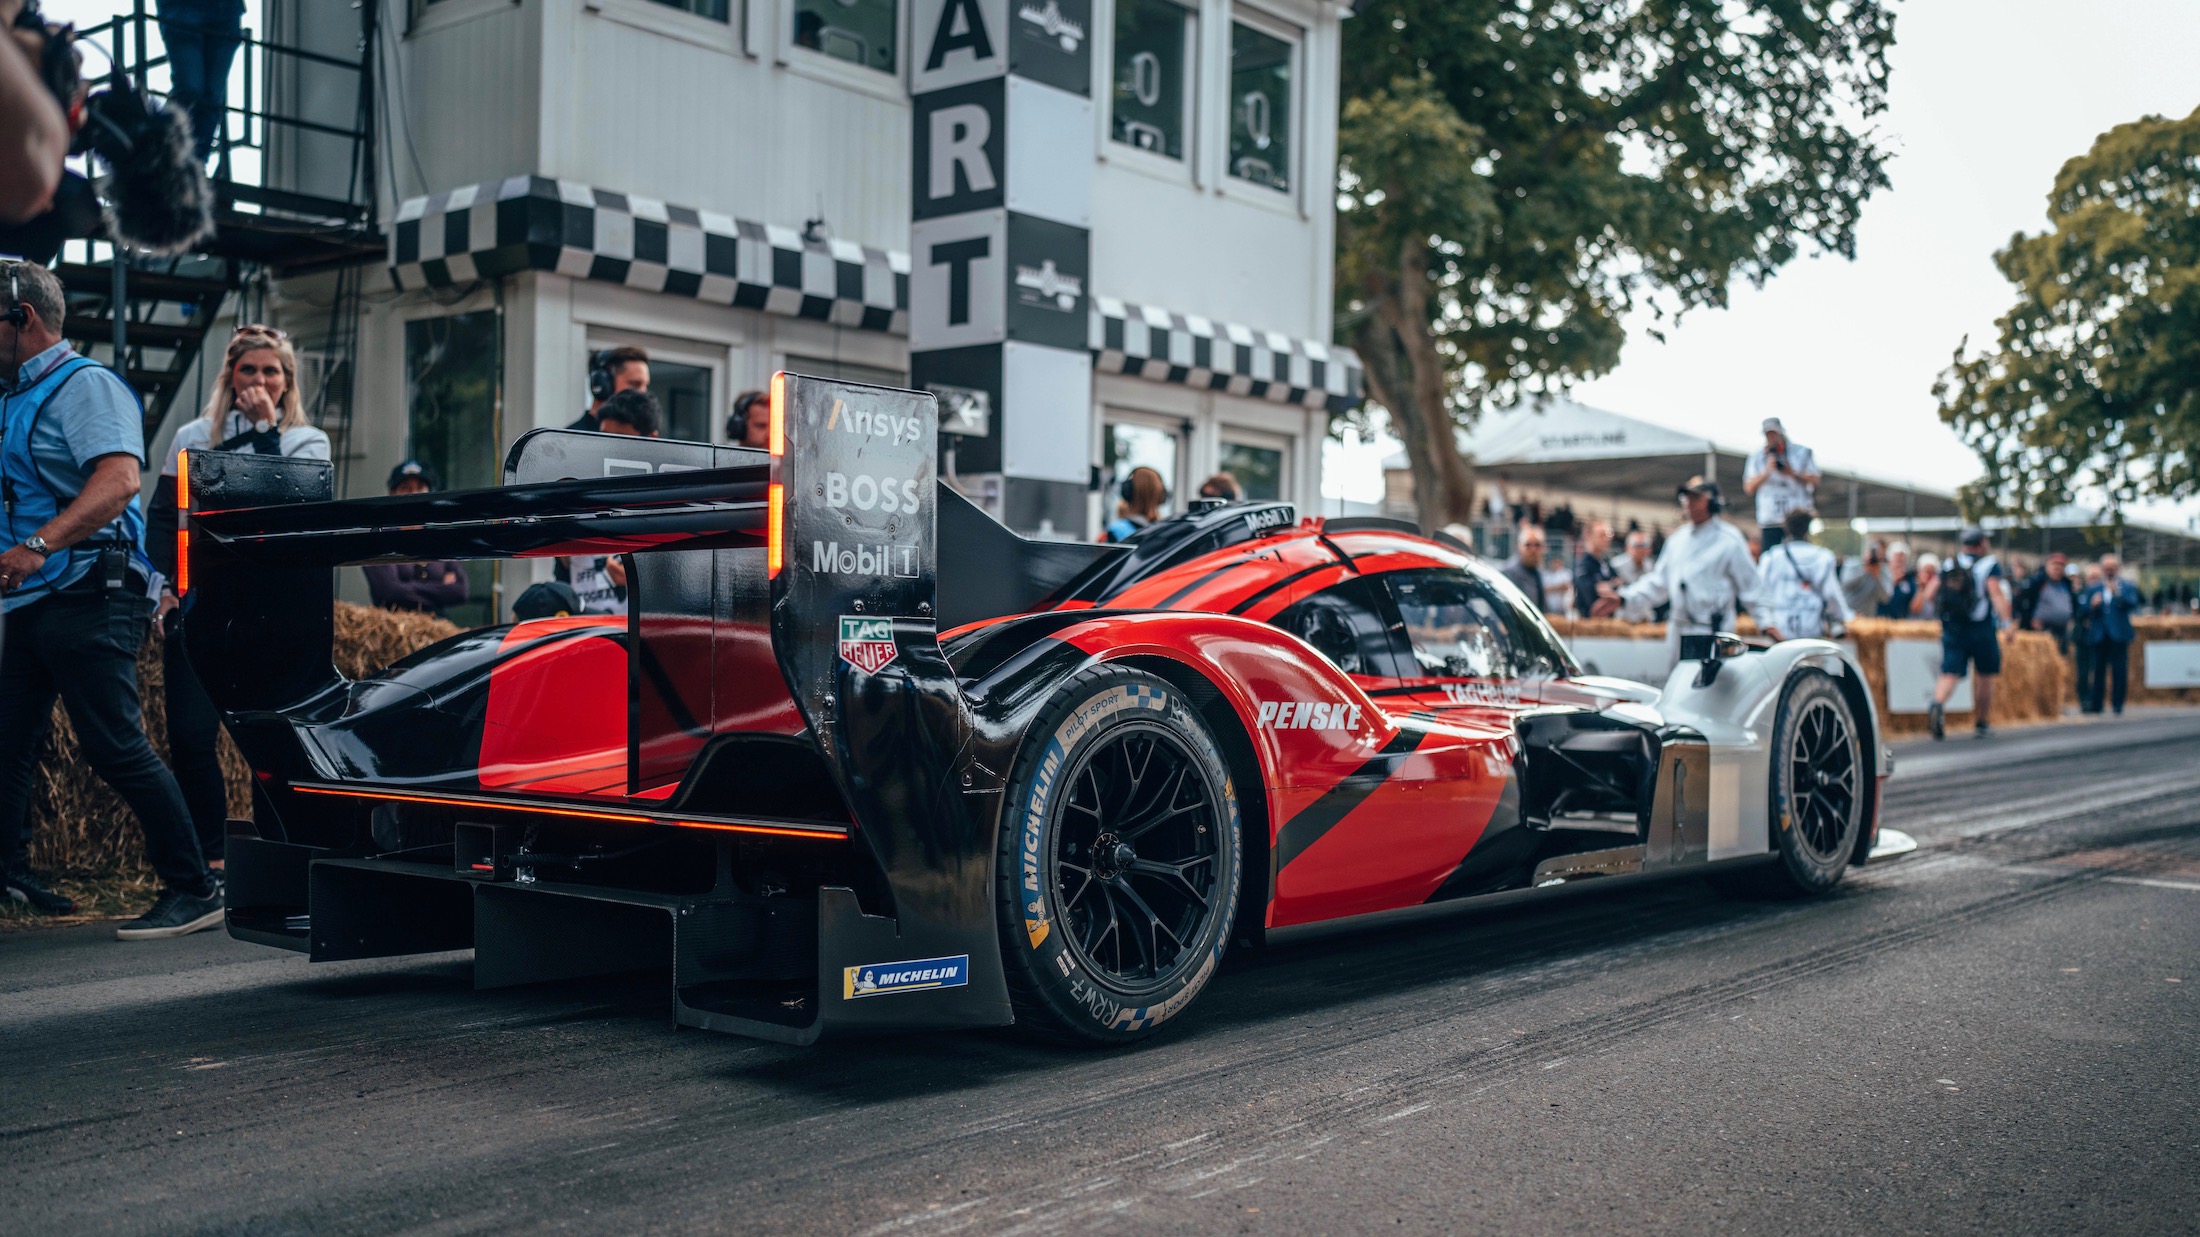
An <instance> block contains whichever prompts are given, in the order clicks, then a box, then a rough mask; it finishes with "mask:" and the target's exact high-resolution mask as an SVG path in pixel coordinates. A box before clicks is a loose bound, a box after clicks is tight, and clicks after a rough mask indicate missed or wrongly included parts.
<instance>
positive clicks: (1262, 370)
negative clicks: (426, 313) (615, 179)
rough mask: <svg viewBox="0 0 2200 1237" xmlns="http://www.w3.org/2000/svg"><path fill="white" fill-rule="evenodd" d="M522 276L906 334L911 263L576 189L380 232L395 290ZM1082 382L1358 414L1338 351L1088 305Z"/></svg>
mask: <svg viewBox="0 0 2200 1237" xmlns="http://www.w3.org/2000/svg"><path fill="white" fill-rule="evenodd" d="M520 271H555V272H557V273H558V274H560V275H566V276H569V277H571V278H574V279H592V280H597V281H599V282H604V283H615V284H623V285H625V286H626V287H629V288H638V289H640V290H642V291H645V292H662V293H664V294H666V295H668V296H684V297H693V298H695V299H697V300H702V301H709V302H711V303H712V304H717V305H733V306H738V307H740V308H743V309H757V310H762V311H764V312H765V313H773V314H783V315H785V316H787V317H790V318H812V319H815V320H817V321H820V322H832V323H836V324H838V325H840V326H846V327H853V328H856V329H858V330H865V331H884V332H887V333H889V334H894V335H903V336H906V335H907V334H908V333H909V255H908V254H905V253H897V252H893V251H890V250H885V249H876V248H873V247H871V246H869V245H858V244H856V243H854V242H852V241H842V240H814V241H813V240H804V239H803V238H802V234H801V233H799V232H796V231H794V230H793V229H791V228H782V227H775V226H773V225H771V224H767V223H757V222H754V221H753V220H748V219H735V218H732V217H730V216H727V215H720V214H715V213H713V212H711V211H701V210H691V209H689V208H687V207H684V206H671V205H668V204H666V203H664V202H659V201H657V200H655V199H653V198H644V197H637V196H635V195H632V194H625V193H616V192H613V191H612V190H609V189H597V188H593V187H591V186H588V185H581V184H575V183H574V182H572V181H565V180H551V179H548V178H546V177H541V176H514V177H512V178H510V179H508V180H503V181H493V182H490V183H488V184H481V185H468V186H465V187H464V188H459V189H453V190H451V191H450V192H448V193H438V194H433V195H430V196H428V197H421V198H411V199H408V200H407V201H406V202H405V203H404V205H402V206H400V207H399V208H398V211H397V218H396V220H395V222H394V225H393V226H392V228H391V230H390V272H391V275H392V276H393V277H394V278H395V279H396V281H397V284H398V286H399V287H400V288H405V289H421V288H443V287H450V286H453V285H457V284H466V283H471V282H473V281H474V280H476V279H486V278H495V277H497V276H500V275H510V274H516V273H518V272H520ZM1090 330H1091V347H1092V355H1093V368H1095V369H1096V370H1099V371H1100V372H1102V373H1110V374H1130V375H1133V376H1136V377H1140V378H1145V379H1148V380H1151V381H1154V382H1170V383H1176V384H1178V385H1181V386H1192V387H1200V388H1203V389H1206V390H1213V391H1227V392H1229V393H1230V394H1232V395H1242V396H1249V397H1251V398H1253V399H1263V400H1268V401H1270V402H1272V403H1277V404H1296V405H1299V406H1302V407H1306V408H1324V407H1326V408H1328V409H1330V410H1331V411H1333V412H1343V411H1346V410H1348V409H1350V408H1351V407H1353V406H1354V405H1355V404H1357V403H1359V401H1360V359H1359V358H1358V357H1357V356H1355V355H1353V353H1352V350H1351V349H1349V348H1343V347H1336V346H1332V345H1329V344H1323V343H1318V342H1316V341H1314V340H1311V339H1297V338H1293V337H1292V336H1289V335H1283V334H1280V333H1278V332H1275V331H1258V330H1254V329H1253V328H1251V327H1246V326H1238V325H1236V324H1234V323H1226V322H1216V321H1214V320H1212V319H1210V318H1202V317H1199V316H1197V315H1194V314H1180V313H1174V312H1171V311H1169V310H1166V309H1157V308H1155V307H1153V306H1151V305H1137V304H1132V303H1129V302H1125V301H1120V300H1117V299H1115V298H1113V297H1106V296H1096V297H1094V298H1093V299H1092V320H1091V327H1090Z"/></svg>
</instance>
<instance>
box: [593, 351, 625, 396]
mask: <svg viewBox="0 0 2200 1237" xmlns="http://www.w3.org/2000/svg"><path fill="white" fill-rule="evenodd" d="M618 385H619V378H618V375H616V374H614V373H612V372H611V349H609V348H604V349H601V350H599V351H596V352H591V353H589V354H588V397H589V398H590V399H593V400H597V401H599V402H600V401H603V400H607V399H610V398H611V396H612V393H613V392H614V391H615V390H617V389H618Z"/></svg>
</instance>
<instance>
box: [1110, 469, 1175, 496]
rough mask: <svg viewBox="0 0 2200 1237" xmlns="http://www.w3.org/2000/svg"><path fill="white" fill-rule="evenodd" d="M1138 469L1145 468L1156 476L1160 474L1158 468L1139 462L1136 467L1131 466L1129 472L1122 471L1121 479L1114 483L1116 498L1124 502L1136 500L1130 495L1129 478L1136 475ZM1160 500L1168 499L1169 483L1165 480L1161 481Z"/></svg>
mask: <svg viewBox="0 0 2200 1237" xmlns="http://www.w3.org/2000/svg"><path fill="white" fill-rule="evenodd" d="M1139 469H1145V470H1146V471H1148V472H1151V473H1153V474H1154V475H1155V476H1156V477H1158V476H1160V475H1161V473H1160V471H1159V470H1158V469H1151V468H1146V465H1144V464H1140V465H1139V466H1138V468H1133V469H1131V470H1130V471H1129V472H1127V473H1124V474H1123V479H1122V480H1121V481H1119V482H1117V483H1116V486H1115V496H1116V497H1117V498H1120V499H1122V500H1123V501H1124V502H1134V501H1136V500H1135V499H1133V498H1132V497H1131V479H1132V478H1133V477H1136V476H1137V475H1138V473H1139ZM1161 501H1162V502H1167V501H1169V483H1168V482H1167V481H1163V482H1162V483H1161Z"/></svg>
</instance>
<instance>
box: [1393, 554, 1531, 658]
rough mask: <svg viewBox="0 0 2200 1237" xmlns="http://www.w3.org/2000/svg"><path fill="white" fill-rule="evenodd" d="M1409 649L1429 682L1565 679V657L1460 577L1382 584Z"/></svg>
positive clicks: (1426, 575) (1508, 606)
mask: <svg viewBox="0 0 2200 1237" xmlns="http://www.w3.org/2000/svg"><path fill="white" fill-rule="evenodd" d="M1381 578H1382V579H1383V581H1384V582H1385V583H1386V584H1388V585H1389V587H1390V594H1391V598H1392V600H1393V601H1395V602H1396V604H1397V607H1398V617H1399V618H1400V619H1402V620H1403V621H1404V623H1405V629H1406V635H1407V637H1408V638H1409V639H1410V640H1411V641H1412V643H1413V659H1414V661H1415V662H1416V663H1417V665H1418V669H1419V671H1420V673H1422V674H1425V675H1430V676H1432V677H1437V678H1457V679H1482V678H1494V679H1526V678H1551V677H1563V676H1565V675H1566V674H1568V673H1569V670H1568V665H1567V657H1566V654H1565V650H1564V649H1563V648H1562V647H1561V646H1560V645H1559V644H1558V642H1557V640H1556V639H1555V638H1554V637H1553V636H1552V635H1551V634H1550V631H1549V629H1548V628H1546V627H1544V626H1543V624H1542V623H1541V621H1539V620H1538V619H1536V618H1535V616H1533V615H1528V614H1522V613H1520V612H1519V611H1518V607H1516V606H1515V605H1513V604H1512V603H1511V601H1510V600H1509V599H1508V598H1507V597H1506V596H1505V595H1504V594H1502V593H1500V592H1499V591H1498V590H1496V589H1494V588H1492V587H1490V586H1489V585H1487V584H1485V583H1483V582H1482V581H1481V580H1478V579H1476V578H1474V577H1473V576H1472V575H1469V574H1468V573H1466V572H1463V571H1452V570H1435V571H1393V572H1387V573H1385V574H1384V575H1383V576H1382V577H1381Z"/></svg>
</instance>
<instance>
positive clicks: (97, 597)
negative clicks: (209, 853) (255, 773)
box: [0, 262, 222, 940]
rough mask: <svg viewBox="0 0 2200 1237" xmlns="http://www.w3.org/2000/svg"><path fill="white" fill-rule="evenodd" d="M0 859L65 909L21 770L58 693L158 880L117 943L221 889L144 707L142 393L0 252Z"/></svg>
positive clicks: (189, 924) (146, 616)
mask: <svg viewBox="0 0 2200 1237" xmlns="http://www.w3.org/2000/svg"><path fill="white" fill-rule="evenodd" d="M0 294H4V295H5V296H6V298H7V303H6V304H5V305H4V306H0V315H4V317H5V320H4V321H0V392H4V394H5V403H0V507H4V510H5V529H4V530H0V537H4V538H5V541H6V543H7V548H6V549H5V550H4V551H0V611H5V613H6V615H7V627H8V632H7V640H6V643H5V645H4V647H0V867H4V868H5V871H6V883H7V893H8V895H9V896H11V897H14V898H17V899H19V900H21V901H24V902H27V903H29V904H31V905H33V906H36V907H37V908H38V909H40V910H43V911H45V912H47V913H49V914H66V913H68V912H69V911H70V910H73V909H74V907H73V905H72V904H71V903H70V902H69V900H68V899H67V898H64V897H61V896H60V895H58V894H55V893H54V892H53V891H52V890H50V889H48V888H46V887H45V885H44V884H43V883H42V882H41V881H39V880H38V878H37V877H35V876H33V875H32V874H31V872H30V870H29V866H28V858H29V854H28V851H29V847H28V841H27V838H26V836H25V826H26V824H27V820H28V817H29V814H30V800H31V773H32V770H33V768H34V766H35V765H36V763H37V760H38V755H39V749H40V747H41V745H42V744H43V743H44V741H45V738H46V732H47V729H48V727H49V726H50V725H51V722H52V717H53V705H54V700H55V698H56V697H59V698H60V700H61V702H62V704H63V705H64V706H66V707H67V709H68V711H69V721H70V723H71V724H72V725H73V726H74V727H75V729H76V735H77V742H78V743H79V744H80V745H81V746H82V748H83V752H84V758H85V760H86V761H87V762H88V763H89V764H90V765H91V766H92V769H93V771H94V772H96V773H98V774H99V776H100V778H101V779H102V780H104V781H105V782H106V783H107V784H108V785H110V786H112V787H114V788H115V790H116V792H117V793H119V794H120V795H121V796H122V798H123V800H124V802H126V803H128V804H129V805H130V810H131V811H132V812H133V813H134V814H135V815H136V816H137V818H138V825H139V826H140V827H141V828H142V829H143V830H144V832H145V856H146V859H147V860H148V861H149V862H150V863H151V864H152V866H153V870H154V871H155V872H157V873H159V875H160V878H161V881H162V883H163V884H164V885H165V886H166V887H165V888H164V889H163V890H162V892H161V894H160V897H159V898H158V899H157V900H156V901H155V902H154V903H153V908H152V909H151V910H149V911H147V912H146V913H145V914H144V915H142V916H140V917H139V918H137V919H136V920H133V921H132V922H130V923H128V924H125V925H123V927H122V928H120V929H119V930H117V932H116V935H117V936H119V937H121V938H122V939H124V940H141V939H147V938H151V937H165V936H181V935H183V934H185V933H187V932H196V931H199V930H200V929H202V928H211V927H213V926H215V925H216V924H219V923H220V922H221V921H222V896H221V887H220V885H218V884H217V883H216V882H215V879H214V876H213V873H211V872H209V871H208V870H207V867H206V861H205V859H204V858H203V857H202V856H201V855H200V853H199V842H198V838H197V837H196V836H194V834H193V832H192V827H191V813H190V809H189V808H187V807H186V806H185V805H184V799H183V792H182V791H181V790H180V789H178V788H177V786H176V779H175V778H174V777H173V776H172V775H171V774H170V773H169V772H168V768H167V766H165V765H163V764H161V762H160V760H159V759H158V758H157V757H155V756H154V755H153V748H152V745H151V744H150V743H148V742H147V741H146V738H145V726H144V718H143V716H142V715H141V714H140V712H139V710H138V681H137V654H138V649H139V648H140V647H141V646H143V645H144V643H145V635H146V630H147V627H148V625H149V624H150V623H151V621H152V617H153V599H152V598H151V597H150V596H149V595H148V591H149V586H150V583H151V580H152V577H153V568H152V564H151V563H150V562H148V561H147V560H146V558H145V556H144V554H143V552H142V551H141V550H140V548H139V547H140V545H141V543H142V542H143V540H144V533H145V522H144V519H143V517H142V516H141V515H140V514H139V511H138V486H139V477H138V470H139V467H140V465H141V457H140V455H139V452H140V451H141V450H142V449H143V443H144V435H145V427H144V420H143V417H144V414H143V412H142V411H141V410H140V408H139V406H138V401H137V397H136V396H135V395H133V394H132V393H131V391H130V388H129V387H128V386H126V385H124V383H123V381H122V379H121V378H119V377H117V376H116V375H115V373H114V372H113V371H112V370H109V369H107V368H106V367H105V366H103V365H99V364H97V363H96V362H94V361H92V360H90V359H88V358H85V357H80V356H78V355H76V353H75V352H73V351H71V350H70V348H69V346H68V344H67V343H66V342H64V341H63V339H62V336H61V325H62V315H63V307H64V305H65V301H64V300H63V298H62V292H61V284H60V282H59V281H58V280H56V279H55V278H54V276H53V273H52V272H51V271H48V270H46V269H45V268H44V267H41V266H34V265H32V264H30V263H27V262H0Z"/></svg>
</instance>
